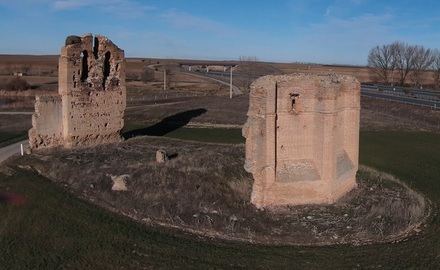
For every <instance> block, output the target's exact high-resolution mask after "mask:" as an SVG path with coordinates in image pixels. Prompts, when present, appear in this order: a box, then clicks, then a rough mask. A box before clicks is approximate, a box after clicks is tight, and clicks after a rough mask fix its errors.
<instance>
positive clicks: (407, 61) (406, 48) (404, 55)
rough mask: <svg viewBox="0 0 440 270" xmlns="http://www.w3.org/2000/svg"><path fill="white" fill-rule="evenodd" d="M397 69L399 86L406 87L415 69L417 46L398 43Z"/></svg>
mask: <svg viewBox="0 0 440 270" xmlns="http://www.w3.org/2000/svg"><path fill="white" fill-rule="evenodd" d="M395 46H396V51H395V53H396V55H395V58H396V68H397V71H398V73H399V84H400V85H404V84H405V81H406V78H407V77H408V74H409V73H410V72H411V70H412V69H413V68H414V52H415V50H416V46H412V45H408V44H406V43H402V42H397V43H396V45H395Z"/></svg>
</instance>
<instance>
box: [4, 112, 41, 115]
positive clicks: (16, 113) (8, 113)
mask: <svg viewBox="0 0 440 270" xmlns="http://www.w3.org/2000/svg"><path fill="white" fill-rule="evenodd" d="M33 113H34V112H0V115H2V114H3V115H21V114H25V115H32V114H33Z"/></svg>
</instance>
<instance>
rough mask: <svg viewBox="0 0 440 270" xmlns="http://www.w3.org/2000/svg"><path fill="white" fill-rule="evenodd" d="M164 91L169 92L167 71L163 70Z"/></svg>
mask: <svg viewBox="0 0 440 270" xmlns="http://www.w3.org/2000/svg"><path fill="white" fill-rule="evenodd" d="M163 90H167V69H166V68H165V69H164V70H163Z"/></svg>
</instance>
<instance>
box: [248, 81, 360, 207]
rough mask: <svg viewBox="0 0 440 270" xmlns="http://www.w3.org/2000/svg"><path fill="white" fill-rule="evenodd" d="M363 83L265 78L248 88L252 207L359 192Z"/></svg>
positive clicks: (320, 200) (324, 199)
mask: <svg viewBox="0 0 440 270" xmlns="http://www.w3.org/2000/svg"><path fill="white" fill-rule="evenodd" d="M359 93H360V85H359V82H358V81H357V80H356V79H355V78H353V77H350V76H340V75H310V74H292V75H280V76H265V77H262V78H260V79H258V80H256V81H255V82H254V83H253V84H252V86H251V93H250V104H249V112H248V121H247V123H246V124H245V126H244V128H243V136H244V137H246V164H245V169H246V170H247V171H248V172H251V173H252V174H253V176H254V184H253V190H252V198H251V200H252V203H253V204H255V205H256V206H257V207H265V206H276V205H298V204H320V203H333V202H335V201H336V200H337V199H338V198H340V197H341V196H343V195H344V194H346V193H347V192H348V191H350V190H351V189H353V188H354V187H356V179H355V176H356V172H357V170H358V153H359V150H358V149H359V109H360V105H359V102H360V94H359Z"/></svg>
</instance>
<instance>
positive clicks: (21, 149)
mask: <svg viewBox="0 0 440 270" xmlns="http://www.w3.org/2000/svg"><path fill="white" fill-rule="evenodd" d="M20 154H21V155H22V156H23V155H24V149H23V144H22V143H20Z"/></svg>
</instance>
